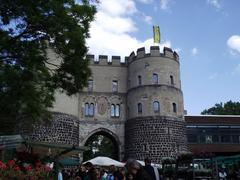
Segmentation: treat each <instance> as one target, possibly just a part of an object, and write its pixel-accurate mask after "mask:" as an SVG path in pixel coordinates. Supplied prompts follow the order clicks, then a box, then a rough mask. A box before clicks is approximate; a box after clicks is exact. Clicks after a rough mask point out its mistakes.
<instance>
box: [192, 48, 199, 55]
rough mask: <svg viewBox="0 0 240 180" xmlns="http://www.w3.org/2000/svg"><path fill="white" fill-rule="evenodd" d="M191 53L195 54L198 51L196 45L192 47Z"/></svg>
mask: <svg viewBox="0 0 240 180" xmlns="http://www.w3.org/2000/svg"><path fill="white" fill-rule="evenodd" d="M191 53H192V55H193V56H196V55H197V54H198V53H199V50H198V48H196V47H194V48H192V50H191Z"/></svg>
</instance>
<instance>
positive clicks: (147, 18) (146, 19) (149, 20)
mask: <svg viewBox="0 0 240 180" xmlns="http://www.w3.org/2000/svg"><path fill="white" fill-rule="evenodd" d="M144 21H145V22H146V23H148V24H152V17H151V16H147V15H144Z"/></svg>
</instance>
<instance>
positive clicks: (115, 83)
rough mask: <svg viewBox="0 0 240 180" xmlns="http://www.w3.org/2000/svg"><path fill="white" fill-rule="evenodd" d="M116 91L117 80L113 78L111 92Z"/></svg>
mask: <svg viewBox="0 0 240 180" xmlns="http://www.w3.org/2000/svg"><path fill="white" fill-rule="evenodd" d="M117 91H118V81H116V80H114V81H112V92H117Z"/></svg>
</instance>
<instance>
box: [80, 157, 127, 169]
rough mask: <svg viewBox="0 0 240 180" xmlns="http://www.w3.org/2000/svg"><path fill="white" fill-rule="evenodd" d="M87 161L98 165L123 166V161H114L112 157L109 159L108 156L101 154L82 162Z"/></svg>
mask: <svg viewBox="0 0 240 180" xmlns="http://www.w3.org/2000/svg"><path fill="white" fill-rule="evenodd" d="M87 162H91V163H92V164H93V165H98V166H111V165H114V166H117V167H124V165H125V164H124V163H122V162H119V161H116V160H114V159H111V158H109V157H103V156H98V157H96V158H93V159H91V160H88V161H86V162H84V163H83V164H85V163H87Z"/></svg>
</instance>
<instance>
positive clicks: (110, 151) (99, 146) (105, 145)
mask: <svg viewBox="0 0 240 180" xmlns="http://www.w3.org/2000/svg"><path fill="white" fill-rule="evenodd" d="M86 146H87V147H89V150H88V151H85V152H84V153H83V160H84V161H87V160H89V159H92V158H94V157H97V156H106V157H110V158H113V159H117V158H118V150H117V147H116V145H115V144H114V142H113V140H112V139H110V138H109V137H107V136H103V135H93V136H92V137H91V138H89V139H88V141H87V142H86Z"/></svg>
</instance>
